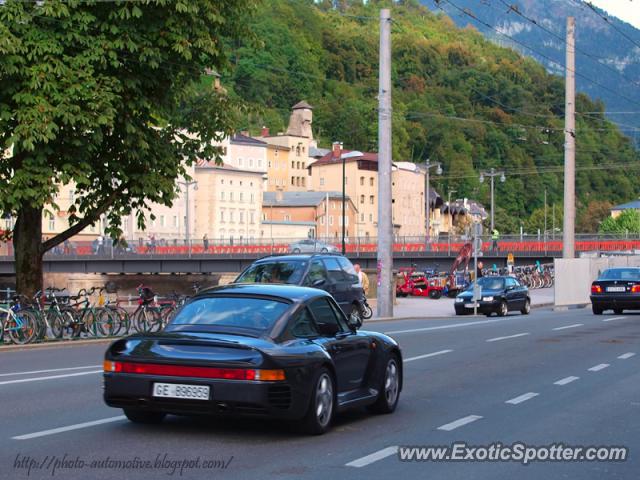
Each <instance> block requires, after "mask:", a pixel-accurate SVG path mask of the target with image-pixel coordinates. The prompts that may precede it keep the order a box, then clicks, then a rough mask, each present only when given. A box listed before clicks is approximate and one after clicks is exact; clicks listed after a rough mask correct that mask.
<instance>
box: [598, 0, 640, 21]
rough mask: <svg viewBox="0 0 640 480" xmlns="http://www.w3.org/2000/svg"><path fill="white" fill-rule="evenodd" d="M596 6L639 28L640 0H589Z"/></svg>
mask: <svg viewBox="0 0 640 480" xmlns="http://www.w3.org/2000/svg"><path fill="white" fill-rule="evenodd" d="M591 3H593V4H594V5H595V6H596V7H599V8H601V9H602V10H604V11H605V12H607V13H608V14H610V15H613V16H614V17H618V18H619V19H621V20H624V21H625V22H627V23H629V24H631V25H633V26H634V27H636V28H640V0H591Z"/></svg>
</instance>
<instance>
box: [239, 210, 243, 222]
mask: <svg viewBox="0 0 640 480" xmlns="http://www.w3.org/2000/svg"><path fill="white" fill-rule="evenodd" d="M239 216H240V218H239V219H238V221H239V222H240V223H244V210H240V214H239Z"/></svg>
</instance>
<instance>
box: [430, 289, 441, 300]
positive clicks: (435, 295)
mask: <svg viewBox="0 0 640 480" xmlns="http://www.w3.org/2000/svg"><path fill="white" fill-rule="evenodd" d="M440 297H442V290H430V291H429V298H432V299H434V300H437V299H439V298H440Z"/></svg>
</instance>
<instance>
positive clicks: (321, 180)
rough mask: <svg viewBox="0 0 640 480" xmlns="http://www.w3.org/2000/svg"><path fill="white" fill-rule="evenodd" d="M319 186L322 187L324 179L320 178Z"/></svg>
mask: <svg viewBox="0 0 640 480" xmlns="http://www.w3.org/2000/svg"><path fill="white" fill-rule="evenodd" d="M320 186H321V187H324V178H320Z"/></svg>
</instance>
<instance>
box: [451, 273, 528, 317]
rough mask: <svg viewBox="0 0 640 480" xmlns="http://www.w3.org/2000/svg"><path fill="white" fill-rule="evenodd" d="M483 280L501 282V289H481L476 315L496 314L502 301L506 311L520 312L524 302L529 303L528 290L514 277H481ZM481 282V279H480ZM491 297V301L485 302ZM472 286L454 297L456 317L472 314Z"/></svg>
mask: <svg viewBox="0 0 640 480" xmlns="http://www.w3.org/2000/svg"><path fill="white" fill-rule="evenodd" d="M483 278H484V279H494V280H503V287H502V288H490V289H484V288H483V289H482V292H481V293H482V300H480V301H478V302H477V303H478V313H481V314H485V315H490V314H492V313H498V311H499V308H500V304H501V303H502V302H503V301H504V302H506V304H507V311H520V310H522V309H523V308H524V307H525V302H526V301H529V302H530V301H531V299H530V297H529V289H528V288H527V287H526V286H524V285H522V284H521V283H520V282H518V280H517V279H516V278H514V277H509V276H501V277H497V276H493V277H483ZM480 280H481V281H482V279H480ZM489 297H492V298H491V300H485V299H488V298H489ZM473 303H474V302H473V285H472V286H471V287H470V288H469V289H467V290H465V291H464V292H462V293H459V294H458V295H457V296H456V301H455V303H454V308H455V311H456V315H465V314H471V313H473V310H474V309H473Z"/></svg>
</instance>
